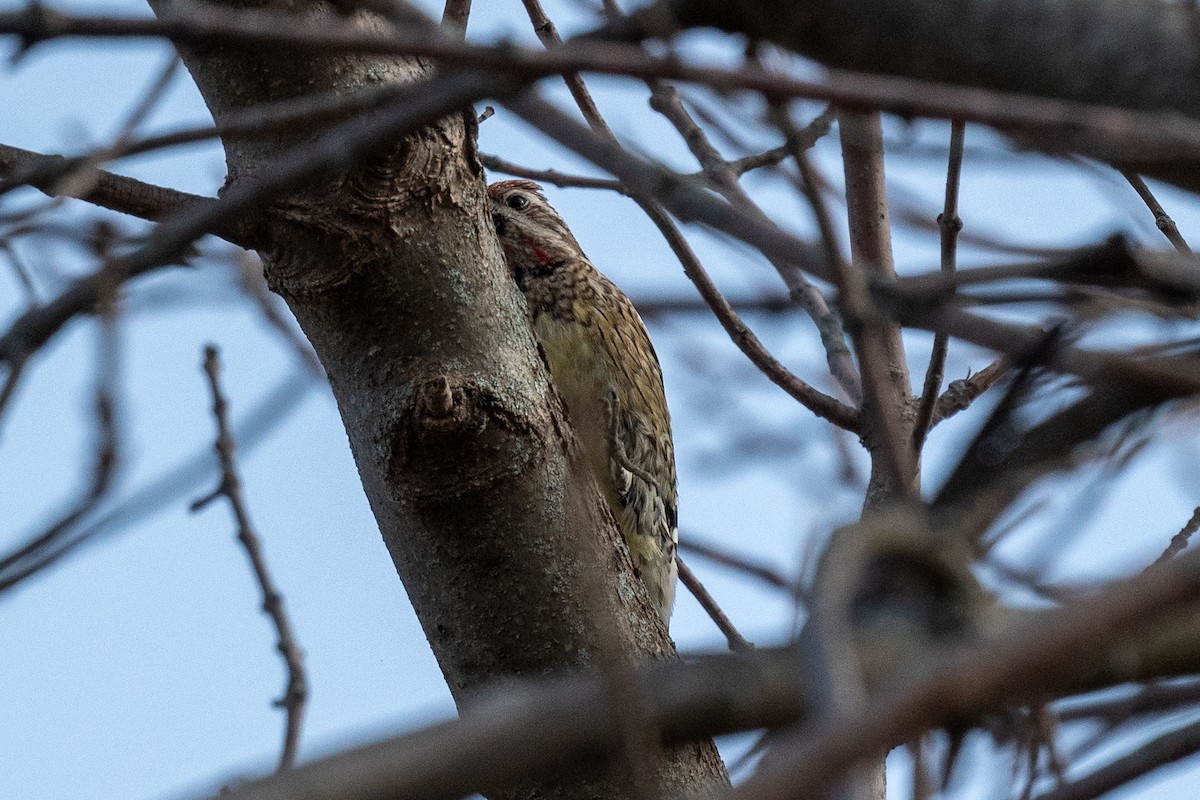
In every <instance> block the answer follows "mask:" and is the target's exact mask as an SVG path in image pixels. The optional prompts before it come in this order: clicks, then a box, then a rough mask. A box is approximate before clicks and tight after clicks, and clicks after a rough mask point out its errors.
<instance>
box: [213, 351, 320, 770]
mask: <svg viewBox="0 0 1200 800" xmlns="http://www.w3.org/2000/svg"><path fill="white" fill-rule="evenodd" d="M220 372H221V362H220V358H219V357H218V355H217V348H215V347H213V346H212V345H208V346H207V347H205V348H204V373H205V375H207V376H208V386H209V390H210V391H211V392H212V410H213V418H214V419H215V421H216V425H217V440H216V444H215V445H214V446H213V449H214V450H216V453H217V459H218V460H219V461H220V464H221V480H220V483H218V484H217V488H216V489H214V490H213V491H212V492H211V493H209V494H207V495H205V496H204V497H202V498H200V499H199V500H196V501H195V502H193V503H192V506H191V510H192V511H193V512H196V511H199V510H201V509H202V508H204V507H205V506H207V505H208V504H209V503H211V502H212V501H214V500H216V499H217V498H219V497H224V498H225V499H226V500H228V501H229V509H230V511H231V512H232V514H233V519H234V522H235V523H236V524H237V540H238V542H239V543H241V545H242V548H243V549H245V551H246V557H247V558H249V559H250V567H251V569H253V570H254V578H255V580H256V581H257V582H258V586H259V588H260V589H261V590H262V598H263V599H262V610H263V612H264V613H266V615H267V616H269V617H270V618H271V623H272V624H273V625H274V626H275V633H276V634H277V636H278V642H277V644H276V649H277V650H278V651H279V654H280V656H282V657H283V664H284V668H285V669H286V670H287V686H286V688H285V689H284V692H283V697H281V698H280V699H279V700H277V701H275V705H277V706H279V707H280V708H282V709H283V710H284V714H285V716H286V720H287V721H286V724H285V725H284V734H283V749H282V751H281V753H280V755H279V771H281V772H282V771H283V770H286V769H290V768H291V767H292V766H293V765H294V764H295V763H296V748H297V747H298V745H299V743H300V727H301V724H302V722H303V719H304V708H305V704H306V703H307V701H308V679H307V677H306V676H305V673H304V654H303V652H302V651H301V650H300V645H299V644H297V642H296V635H295V633H294V631H293V630H292V623H291V620H289V619H288V616H287V611H286V610H285V609H284V606H283V596H282V595H280V594H279V589H278V588H276V586H275V582H274V580H272V578H271V573H270V571H269V570H268V569H267V560H266V557H265V556H264V555H263V550H262V542H261V541H260V540H259V538H258V536H257V535H256V534H255V533H254V529H253V528H252V527H251V525H250V515H249V512H248V511H247V510H246V504H245V501H244V500H243V498H242V482H241V478H240V477H239V476H238V473H237V465H236V464H235V463H234V455H233V451H234V442H233V435H232V434H231V433H230V431H229V422H228V419H227V410H226V409H227V408H228V402H227V401H226V399H225V395H224V393H223V392H222V391H221V380H220Z"/></svg>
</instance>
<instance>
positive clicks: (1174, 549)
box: [1154, 508, 1200, 564]
mask: <svg viewBox="0 0 1200 800" xmlns="http://www.w3.org/2000/svg"><path fill="white" fill-rule="evenodd" d="M1197 530H1200V508H1197V509H1196V510H1195V511H1193V512H1192V518H1191V519H1189V520H1188V521H1187V523H1186V524H1185V525H1184V526H1183V528H1182V529H1181V530H1180V531H1179V533H1177V534H1175V535H1174V536H1172V537H1171V543H1170V544H1168V545H1167V549H1166V550H1163V551H1162V555H1160V556H1159V557H1158V558H1156V559H1155V560H1154V563H1155V564H1161V563H1163V562H1164V561H1169V560H1170V559H1172V558H1174V557H1175V556H1177V555H1179V554H1180V553H1182V552H1183V550H1184V548H1186V547H1187V546H1188V540H1190V539H1191V538H1192V534H1194V533H1195V532H1196V531H1197Z"/></svg>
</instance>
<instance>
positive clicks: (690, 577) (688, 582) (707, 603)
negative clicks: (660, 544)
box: [675, 555, 754, 653]
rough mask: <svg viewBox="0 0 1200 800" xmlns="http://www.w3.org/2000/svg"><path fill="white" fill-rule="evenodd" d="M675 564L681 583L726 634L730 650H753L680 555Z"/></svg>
mask: <svg viewBox="0 0 1200 800" xmlns="http://www.w3.org/2000/svg"><path fill="white" fill-rule="evenodd" d="M675 564H676V565H677V566H678V567H679V582H680V583H682V584H683V585H684V586H686V587H687V589H688V591H689V592H691V593H692V597H695V598H696V602H698V603H700V606H701V608H703V609H704V611H705V613H707V614H708V616H709V619H711V620H712V621H713V622H714V623H716V625H717V627H718V628H720V629H721V633H723V634H725V639H726V640H727V641H728V642H729V649H730V650H732V651H734V652H735V653H741V652H745V651H747V650H753V649H754V645H752V644H750V642H749V641H747V640H746V639H745V637H743V636H742V634H741V633H739V632H738V629H737V628H736V627H734V624H733V622H731V621H730V619H729V617H728V616H727V615H726V614H725V612H724V611H722V610H721V607H720V606H719V605H717V601H716V600H714V599H713V596H712V595H711V594H709V592H708V589H706V588H704V584H703V583H701V582H700V579H699V578H697V577H696V573H694V572H692V570H691V568H689V567H688V565H687V564H685V563H683V559H682V558H680V557H679V556H678V555H676V556H675Z"/></svg>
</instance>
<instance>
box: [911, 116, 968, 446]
mask: <svg viewBox="0 0 1200 800" xmlns="http://www.w3.org/2000/svg"><path fill="white" fill-rule="evenodd" d="M965 132H966V123H965V122H962V121H960V120H955V121H954V122H951V123H950V156H949V159H948V164H947V166H946V202H945V205H944V206H943V208H942V213H941V214H938V218H937V223H938V228H939V230H940V232H941V245H942V272H954V269H955V265H956V255H957V251H958V232H959V231H960V230H962V219H960V218H959V216H958V185H959V177H960V175H961V174H962V160H963V139H964V133H965ZM949 346H950V337H949V336H947V335H946V334H944V333H935V334H934V335H933V352H932V353H931V354H930V356H929V367H928V368H927V369H926V370H925V383H924V386H923V387H922V389H921V399H920V401H918V403H917V419H916V421H915V422H914V423H913V452H914V453H915V454H916V456H917V457H918V458H920V455H921V450H922V449H923V448H924V447H925V436H926V435H927V434H928V433H929V428H930V426H931V425H932V424H933V410H934V406H935V405H937V400H938V392H939V391H941V388H942V378H943V377H944V375H945V371H946V353H947V351H948V350H949Z"/></svg>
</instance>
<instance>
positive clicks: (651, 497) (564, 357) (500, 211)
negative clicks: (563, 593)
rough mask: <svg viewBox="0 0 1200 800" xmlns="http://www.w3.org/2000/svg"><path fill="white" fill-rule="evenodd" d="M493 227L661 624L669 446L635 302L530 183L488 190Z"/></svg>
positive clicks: (669, 549) (666, 619)
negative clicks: (594, 261) (599, 266)
mask: <svg viewBox="0 0 1200 800" xmlns="http://www.w3.org/2000/svg"><path fill="white" fill-rule="evenodd" d="M488 196H489V199H490V201H491V212H492V222H493V224H494V226H495V229H496V234H497V236H498V238H499V240H500V245H501V247H502V248H503V250H504V257H505V261H506V262H507V263H508V268H509V272H510V274H511V275H512V278H513V280H514V281H515V282H516V284H517V288H518V289H520V291H521V294H522V295H524V297H525V301H526V308H527V312H528V314H527V316H528V320H529V323H530V327H531V328H532V330H533V334H534V337H535V339H536V340H537V342H538V345H539V346H540V348H539V349H540V350H541V352H542V354H543V358H544V360H545V363H546V366H547V367H548V368H549V371H550V377H551V379H552V380H553V382H554V385H555V386H556V387H557V389H558V392H559V394H560V395H562V398H563V400H564V401H565V403H566V407H567V416H568V418H569V420H570V422H571V427H572V428H573V429H574V430H575V432H576V434H577V435H578V437H579V439H580V442H581V444H582V447H583V453H584V456H585V458H586V461H587V463H588V466H589V468H590V470H591V472H592V475H593V476H594V477H595V479H596V483H597V484H598V485H599V487H600V490H601V493H602V494H603V495H604V499H605V500H606V501H607V502H608V507H609V509H610V510H611V511H612V515H613V517H614V519H615V520H616V523H617V527H618V528H619V529H620V531H621V535H622V538H623V539H624V540H625V544H626V546H627V547H628V548H629V554H630V556H631V557H632V560H633V566H634V570H635V571H636V572H637V575H638V577H639V578H640V579H641V581H642V583H643V584H645V586H646V590H647V592H648V594H649V596H650V600H651V602H652V603H653V605H654V607H655V609H656V610H657V611H658V614H659V616H660V617H661V618H662V620H663V623H664V624H669V623H670V618H671V611H672V608H673V606H674V603H675V582H676V578H677V576H678V565H677V563H676V548H677V546H678V542H679V520H678V514H677V506H676V498H677V484H676V476H675V446H674V443H673V441H672V438H671V416H670V412H669V410H668V408H667V398H666V392H665V390H664V388H663V379H662V367H661V366H660V365H659V361H658V355H657V354H656V353H655V352H654V345H653V344H651V342H650V335H649V333H647V331H646V325H645V323H643V322H642V318H641V317H640V316H639V315H638V313H637V310H636V309H635V308H634V306H633V303H632V302H631V301H630V299H629V298H628V297H627V296H626V295H625V293H624V292H622V291H621V290H620V289H619V288H618V287H617V285H616V284H614V283H613V282H612V281H611V280H609V279H608V278H607V277H605V276H604V275H603V274H602V273H601V272H600V271H599V270H598V269H596V267H595V266H594V265H593V264H592V262H591V261H590V260H589V259H588V257H587V256H586V255H584V252H583V248H581V247H580V246H579V242H578V241H576V239H575V236H574V235H573V234H572V233H571V230H570V229H569V228H568V227H567V224H566V223H565V222H564V221H563V219H562V217H560V216H559V215H558V212H556V211H555V210H554V209H553V208H552V207H551V206H550V203H549V202H547V200H546V196H545V194H543V192H542V188H541V187H540V186H539V185H538V184H536V183H534V182H533V181H527V180H506V181H498V182H496V183H493V184H491V185H490V186H489V187H488Z"/></svg>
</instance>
